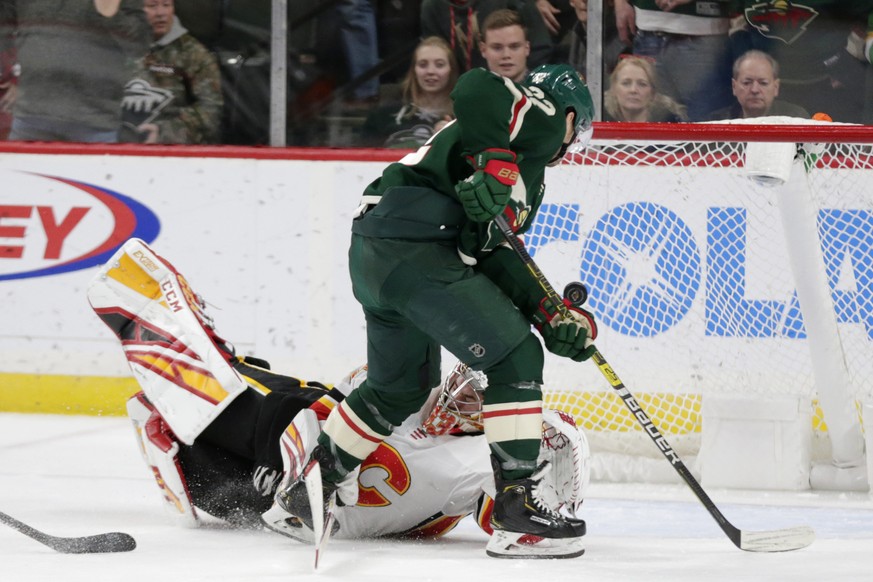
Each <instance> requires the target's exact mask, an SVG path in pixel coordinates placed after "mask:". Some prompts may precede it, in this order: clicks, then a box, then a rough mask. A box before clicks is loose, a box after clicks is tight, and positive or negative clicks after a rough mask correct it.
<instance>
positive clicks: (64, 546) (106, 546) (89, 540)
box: [44, 531, 136, 554]
mask: <svg viewBox="0 0 873 582" xmlns="http://www.w3.org/2000/svg"><path fill="white" fill-rule="evenodd" d="M48 537H49V538H50V539H48V540H46V541H45V542H44V543H45V544H46V545H47V546H49V547H50V548H52V549H54V550H56V551H58V552H61V553H62V554H109V553H114V552H129V551H131V550H134V549H136V540H135V539H133V536H131V535H130V534H126V533H122V532H117V531H114V532H110V533H105V534H99V535H96V536H84V537H79V538H58V537H51V536H48Z"/></svg>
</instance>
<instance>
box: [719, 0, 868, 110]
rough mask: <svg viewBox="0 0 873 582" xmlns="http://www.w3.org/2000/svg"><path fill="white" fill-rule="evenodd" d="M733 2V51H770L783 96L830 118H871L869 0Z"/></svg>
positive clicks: (742, 0) (738, 52)
mask: <svg viewBox="0 0 873 582" xmlns="http://www.w3.org/2000/svg"><path fill="white" fill-rule="evenodd" d="M738 4H739V7H740V8H741V9H742V10H741V11H740V12H739V17H738V18H737V19H736V21H735V22H734V23H733V27H732V30H731V41H732V43H733V45H734V51H735V54H742V53H743V52H745V51H746V50H747V49H749V48H755V49H759V50H763V51H765V52H767V53H769V54H771V55H772V56H773V58H775V59H776V60H777V61H778V62H779V65H780V68H781V73H780V80H781V83H780V85H781V87H780V94H781V96H782V98H783V99H786V100H788V101H790V102H792V103H797V104H798V105H800V106H801V107H803V108H804V109H806V110H807V111H809V112H812V113H818V112H824V113H827V114H828V115H830V117H831V118H832V119H833V120H834V121H839V122H848V123H862V122H865V121H866V122H868V123H873V82H871V81H873V74H871V64H870V62H871V59H873V54H871V51H873V43H871V40H870V39H873V1H871V0H853V1H849V0H818V1H816V2H793V3H792V2H784V1H774V0H771V1H770V2H762V1H761V0H755V1H749V0H740V1H739V2H738ZM865 112H866V117H865Z"/></svg>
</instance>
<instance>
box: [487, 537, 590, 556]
mask: <svg viewBox="0 0 873 582" xmlns="http://www.w3.org/2000/svg"><path fill="white" fill-rule="evenodd" d="M485 553H486V554H487V555H488V556H491V557H492V558H503V559H522V560H560V559H565V558H577V557H579V556H581V555H582V554H584V553H585V547H584V546H583V545H582V538H541V537H539V536H534V535H531V534H525V533H519V532H508V531H502V530H494V533H493V534H491V539H490V540H489V541H488V546H487V547H486V548H485Z"/></svg>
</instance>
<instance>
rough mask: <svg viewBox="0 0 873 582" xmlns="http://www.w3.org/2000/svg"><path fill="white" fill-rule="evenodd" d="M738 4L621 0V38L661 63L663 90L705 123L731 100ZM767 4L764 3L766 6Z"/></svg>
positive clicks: (617, 14) (618, 7)
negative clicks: (734, 14)
mask: <svg viewBox="0 0 873 582" xmlns="http://www.w3.org/2000/svg"><path fill="white" fill-rule="evenodd" d="M735 1H737V0H707V1H702V0H700V1H698V0H615V22H616V26H617V27H618V34H619V36H620V38H621V40H622V41H623V42H624V43H626V44H632V45H633V54H635V55H637V56H641V57H650V58H652V59H654V60H655V62H656V63H657V64H656V70H657V73H658V83H659V86H660V87H661V91H662V92H663V93H664V94H666V95H670V96H671V97H673V98H674V99H676V100H677V101H679V102H681V103H685V104H686V105H687V106H688V110H689V117H690V118H691V121H702V120H704V119H707V118H708V117H709V115H710V114H711V113H712V112H713V111H715V110H716V109H719V108H721V107H726V106H727V105H729V104H730V102H731V94H730V90H729V89H728V88H729V87H730V85H729V80H730V74H731V60H732V58H731V53H730V45H729V41H728V31H729V29H730V13H731V8H732V5H733V3H734V2H735ZM764 3H765V2H762V4H764Z"/></svg>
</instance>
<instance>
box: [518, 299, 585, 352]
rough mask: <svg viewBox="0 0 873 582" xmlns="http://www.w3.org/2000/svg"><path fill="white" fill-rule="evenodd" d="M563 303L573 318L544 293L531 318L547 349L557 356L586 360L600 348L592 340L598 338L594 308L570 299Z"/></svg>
mask: <svg viewBox="0 0 873 582" xmlns="http://www.w3.org/2000/svg"><path fill="white" fill-rule="evenodd" d="M564 305H566V306H567V309H569V310H570V315H571V317H570V318H565V317H564V316H562V315H561V314H560V313H558V310H557V308H556V306H555V305H554V304H553V303H552V301H551V300H550V299H549V298H548V297H545V298H543V299H542V301H540V306H539V308H538V309H537V311H536V312H534V314H533V316H532V319H533V321H534V325H535V326H536V328H537V330H539V332H540V335H542V336H543V343H545V345H546V349H547V350H549V351H550V352H552V353H553V354H556V355H558V356H563V357H565V358H570V359H571V360H573V361H576V362H584V361H585V360H587V359H588V358H590V357H591V356H592V355H594V352H595V351H596V350H597V348H596V347H594V343H593V341H594V340H595V339H597V323H595V321H594V315H592V314H591V312H589V311H586V310H584V309H581V308H579V307H575V306H573V305H572V304H571V303H570V301H569V300H568V299H564Z"/></svg>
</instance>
